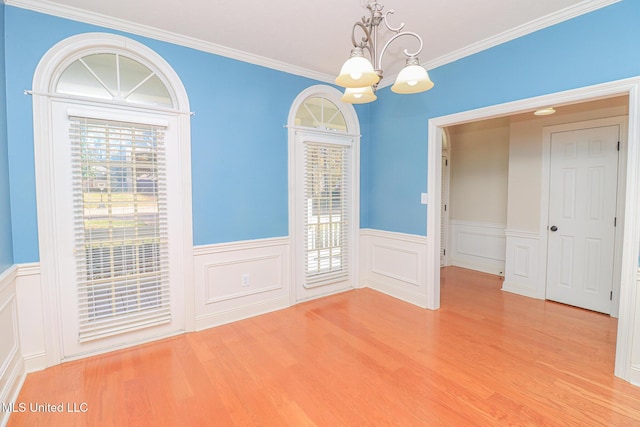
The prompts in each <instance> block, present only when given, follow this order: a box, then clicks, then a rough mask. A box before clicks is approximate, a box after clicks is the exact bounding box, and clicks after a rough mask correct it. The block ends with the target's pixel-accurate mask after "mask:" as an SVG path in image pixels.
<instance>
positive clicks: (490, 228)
mask: <svg viewBox="0 0 640 427" xmlns="http://www.w3.org/2000/svg"><path fill="white" fill-rule="evenodd" d="M449 228H450V230H451V245H450V248H449V255H450V257H449V265H454V266H457V267H463V268H469V269H471V270H476V271H482V272H484V273H490V274H496V275H500V276H502V275H504V270H505V251H506V249H505V248H506V239H505V233H504V230H505V225H504V224H496V223H489V222H478V221H461V220H452V221H450V227H449Z"/></svg>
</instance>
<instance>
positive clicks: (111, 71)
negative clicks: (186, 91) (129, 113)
mask: <svg viewBox="0 0 640 427" xmlns="http://www.w3.org/2000/svg"><path fill="white" fill-rule="evenodd" d="M55 92H56V93H60V94H65V95H76V96H86V97H90V98H98V99H108V100H114V101H122V102H129V103H132V104H142V105H151V106H160V107H173V106H174V105H173V100H172V98H171V94H170V93H169V90H168V89H167V87H166V85H165V84H164V82H163V81H162V80H161V79H160V77H159V76H158V75H157V74H156V72H155V71H153V70H151V69H150V68H149V67H147V66H146V65H144V64H141V63H140V62H138V61H136V60H135V59H132V58H129V57H126V56H123V55H121V54H119V53H95V54H90V55H86V56H83V57H81V58H78V59H77V60H75V61H74V62H72V63H71V65H69V66H68V67H67V68H66V69H65V70H64V71H63V72H62V74H61V75H60V78H59V79H58V82H57V84H56V89H55Z"/></svg>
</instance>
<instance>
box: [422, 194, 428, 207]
mask: <svg viewBox="0 0 640 427" xmlns="http://www.w3.org/2000/svg"><path fill="white" fill-rule="evenodd" d="M428 200H429V194H428V193H420V203H421V204H423V205H426V204H427V203H428Z"/></svg>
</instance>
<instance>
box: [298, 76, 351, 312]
mask: <svg viewBox="0 0 640 427" xmlns="http://www.w3.org/2000/svg"><path fill="white" fill-rule="evenodd" d="M341 96H342V93H341V92H340V91H338V90H337V89H335V88H333V87H331V86H326V85H315V86H311V87H309V88H307V89H305V90H303V91H302V92H300V94H299V95H298V96H297V97H296V99H295V100H294V102H293V103H292V105H291V109H290V110H289V117H288V121H287V123H288V126H287V127H288V129H289V238H290V240H291V248H292V250H291V251H290V253H291V263H290V265H291V267H292V268H291V280H290V283H291V289H290V293H289V301H290V305H295V304H296V303H297V302H299V301H297V295H296V292H297V284H296V278H297V277H298V275H299V274H300V272H301V271H304V269H305V266H304V263H303V262H301V261H300V260H301V258H300V257H298V256H297V252H298V250H297V248H296V240H297V239H296V236H297V235H298V234H299V233H301V232H302V231H298V230H297V227H296V224H298V223H299V218H298V217H299V213H298V212H297V209H296V206H297V197H296V194H297V186H296V182H295V177H296V163H297V162H296V160H297V155H298V153H297V150H296V148H297V147H296V142H297V141H298V140H299V139H300V136H301V135H314V139H315V140H321V141H322V140H326V138H329V139H330V138H331V136H336V137H339V138H340V137H350V139H352V140H353V142H352V144H351V150H352V151H351V164H350V165H349V166H350V171H351V177H350V178H351V182H350V185H351V188H352V189H353V190H352V195H353V204H352V206H351V209H350V214H351V221H352V224H353V226H352V229H351V230H350V233H349V239H350V248H349V250H350V252H351V254H350V256H351V260H350V264H349V265H350V275H349V277H350V280H351V285H352V286H353V287H354V288H356V287H360V275H359V264H360V259H359V233H360V124H359V121H358V116H357V114H356V111H355V108H354V107H353V105H351V104H347V103H344V102H342V101H341V100H340V98H341ZM312 97H321V98H325V99H328V100H329V101H331V102H333V103H334V104H335V105H336V106H338V107H339V108H340V111H341V112H342V114H343V115H344V118H345V122H346V124H347V132H346V133H344V132H335V131H324V130H321V129H315V128H306V127H302V126H296V125H295V117H296V112H297V111H298V109H299V108H300V107H301V106H302V104H303V103H304V101H305V100H306V99H308V98H312ZM332 141H333V142H335V139H334V140H332Z"/></svg>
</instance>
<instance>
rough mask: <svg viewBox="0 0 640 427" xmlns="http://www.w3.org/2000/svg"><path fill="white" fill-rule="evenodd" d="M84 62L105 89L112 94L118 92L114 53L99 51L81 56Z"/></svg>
mask: <svg viewBox="0 0 640 427" xmlns="http://www.w3.org/2000/svg"><path fill="white" fill-rule="evenodd" d="M82 60H83V61H84V63H85V64H87V66H88V67H89V69H91V71H93V72H94V73H95V74H96V76H98V78H99V79H100V80H101V81H102V83H104V85H105V86H106V87H107V90H108V91H109V92H111V93H112V94H113V95H117V93H118V75H117V67H116V55H114V54H112V53H99V54H95V55H88V56H85V57H84V58H82Z"/></svg>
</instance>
